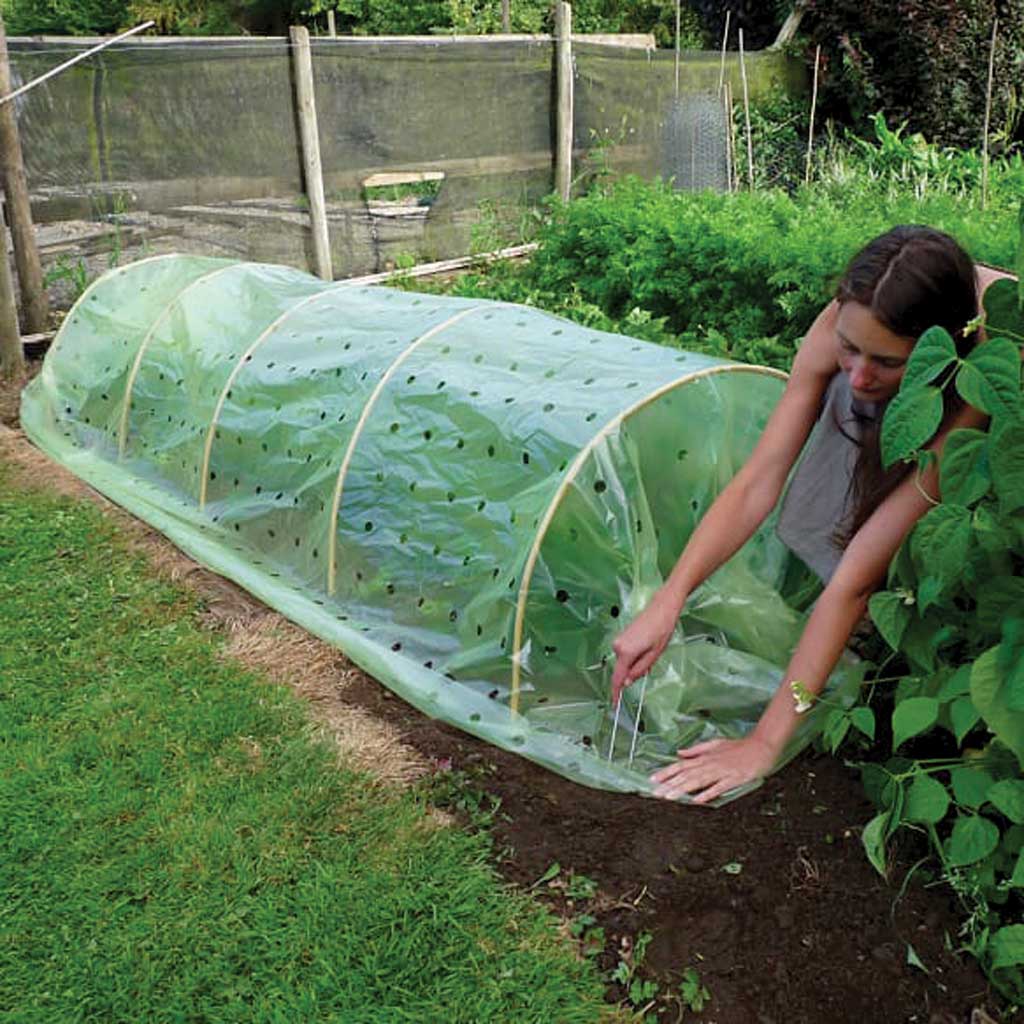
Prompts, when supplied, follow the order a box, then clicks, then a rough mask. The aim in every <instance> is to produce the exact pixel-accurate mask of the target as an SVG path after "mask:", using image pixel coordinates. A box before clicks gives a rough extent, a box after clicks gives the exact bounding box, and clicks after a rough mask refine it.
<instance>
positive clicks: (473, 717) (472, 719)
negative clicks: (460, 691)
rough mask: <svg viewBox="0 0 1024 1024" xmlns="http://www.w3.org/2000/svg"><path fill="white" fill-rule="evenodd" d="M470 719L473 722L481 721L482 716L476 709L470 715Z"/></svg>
mask: <svg viewBox="0 0 1024 1024" xmlns="http://www.w3.org/2000/svg"><path fill="white" fill-rule="evenodd" d="M469 720H470V721H471V722H479V721H480V716H479V715H478V714H477V713H476V712H475V711H474V712H473V714H471V715H470V716H469Z"/></svg>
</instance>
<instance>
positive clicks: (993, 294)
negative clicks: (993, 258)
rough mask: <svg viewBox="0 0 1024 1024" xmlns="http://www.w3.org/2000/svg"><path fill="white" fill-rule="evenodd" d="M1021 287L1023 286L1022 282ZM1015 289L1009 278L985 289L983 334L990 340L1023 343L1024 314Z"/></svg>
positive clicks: (994, 282)
mask: <svg viewBox="0 0 1024 1024" xmlns="http://www.w3.org/2000/svg"><path fill="white" fill-rule="evenodd" d="M1022 249H1024V246H1022ZM1021 286H1024V281H1022V282H1021ZM1017 289H1018V283H1017V282H1016V281H1011V280H1010V279H1009V278H1003V279H1002V280H999V281H993V282H992V284H990V285H989V286H988V288H986V289H985V298H984V306H985V333H986V334H987V335H988V336H989V337H990V338H1012V339H1013V340H1015V341H1024V313H1022V312H1021V308H1020V297H1019V295H1018V292H1017Z"/></svg>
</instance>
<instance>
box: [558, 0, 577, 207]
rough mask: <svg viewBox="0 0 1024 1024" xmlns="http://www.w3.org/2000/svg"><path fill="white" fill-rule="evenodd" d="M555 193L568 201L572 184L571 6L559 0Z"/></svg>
mask: <svg viewBox="0 0 1024 1024" xmlns="http://www.w3.org/2000/svg"><path fill="white" fill-rule="evenodd" d="M555 79H556V82H557V92H556V95H557V97H558V99H557V104H558V105H557V108H556V114H555V192H556V193H557V194H558V195H559V196H560V197H561V199H562V200H563V201H566V202H568V200H569V191H570V188H571V186H572V126H573V80H572V6H571V5H570V4H567V3H564V2H563V0H559V2H558V5H557V6H556V7H555Z"/></svg>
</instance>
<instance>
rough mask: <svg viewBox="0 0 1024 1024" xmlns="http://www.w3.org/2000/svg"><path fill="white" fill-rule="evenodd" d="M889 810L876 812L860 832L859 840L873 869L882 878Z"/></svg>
mask: <svg viewBox="0 0 1024 1024" xmlns="http://www.w3.org/2000/svg"><path fill="white" fill-rule="evenodd" d="M890 817H891V815H890V812H889V811H882V813H881V814H876V815H875V816H874V817H873V818H872V819H871V820H870V821H869V822H868V823H867V824H866V825H865V826H864V831H863V833H861V842H862V843H863V844H864V852H865V853H866V854H867V857H868V860H869V861H870V862H871V865H872V866H873V867H874V869H875V870H876V871H877V872H878V873H879V874H880V875H881V876H882V877H883V878H884V877H885V873H886V864H885V841H886V839H888V838H889V821H890Z"/></svg>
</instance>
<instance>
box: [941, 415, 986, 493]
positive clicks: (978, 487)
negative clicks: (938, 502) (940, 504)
mask: <svg viewBox="0 0 1024 1024" xmlns="http://www.w3.org/2000/svg"><path fill="white" fill-rule="evenodd" d="M939 486H940V490H941V492H942V500H943V501H951V502H953V503H954V504H956V505H972V504H974V502H976V501H977V500H978V499H979V498H982V497H984V496H985V494H987V493H988V489H989V487H991V486H992V471H991V470H990V469H989V461H988V435H987V434H986V433H985V432H984V431H983V430H968V429H963V430H954V431H953V432H952V433H951V434H950V435H949V437H948V438H947V439H946V444H945V446H944V447H943V449H942V465H941V469H940V471H939Z"/></svg>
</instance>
